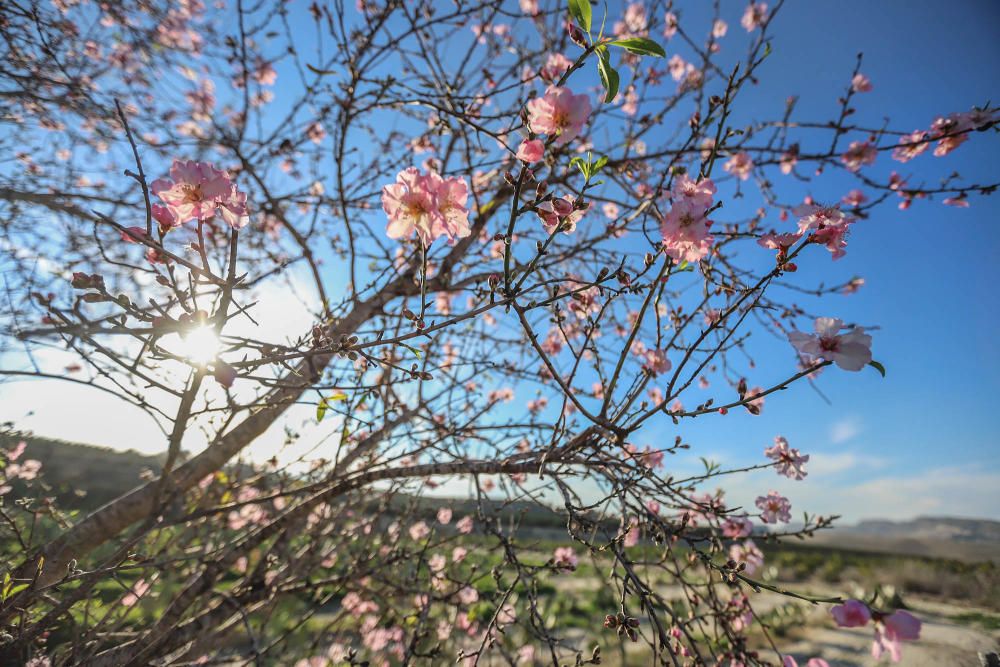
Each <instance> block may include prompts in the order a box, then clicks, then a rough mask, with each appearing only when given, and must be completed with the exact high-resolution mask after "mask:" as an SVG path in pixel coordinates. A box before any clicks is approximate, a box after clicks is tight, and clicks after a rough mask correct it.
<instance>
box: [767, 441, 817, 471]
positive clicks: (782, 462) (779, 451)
mask: <svg viewBox="0 0 1000 667" xmlns="http://www.w3.org/2000/svg"><path fill="white" fill-rule="evenodd" d="M764 456H766V457H767V458H769V459H771V460H772V461H775V462H776V463H777V466H775V467H776V468H777V470H778V474H779V475H784V476H785V477H790V478H792V479H799V480H801V479H805V476H806V475H807V474H808V473H806V471H805V470H803V468H802V466H804V465H805V464H806V463H808V461H809V455H808V454H806V455H805V456H803V455H801V454H799V450H797V449H789V447H788V441H787V440H785V438H783V437H781V436H780V435H779V436H776V437H775V438H774V446H773V447H768V448H767V449H765V450H764Z"/></svg>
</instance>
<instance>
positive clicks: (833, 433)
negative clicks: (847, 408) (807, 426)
mask: <svg viewBox="0 0 1000 667" xmlns="http://www.w3.org/2000/svg"><path fill="white" fill-rule="evenodd" d="M860 434H861V421H860V420H859V419H858V418H857V417H845V418H843V419H841V420H839V421H837V422H834V424H833V426H832V427H830V442H832V443H833V444H835V445H839V444H841V443H844V442H847V441H848V440H851V439H853V438H855V437H857V436H858V435H860Z"/></svg>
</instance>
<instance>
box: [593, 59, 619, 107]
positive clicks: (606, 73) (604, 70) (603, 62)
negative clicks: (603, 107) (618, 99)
mask: <svg viewBox="0 0 1000 667" xmlns="http://www.w3.org/2000/svg"><path fill="white" fill-rule="evenodd" d="M598 56H599V57H598V59H597V71H598V73H599V74H600V75H601V85H603V86H604V90H606V91H607V94H606V95H605V96H604V101H605V102H610V101H611V100H613V99H615V95H617V94H618V85H619V77H618V72H617V71H616V70H615V68H614V67H612V66H611V57H610V56H608V51H607V49H603V50H601V51H598Z"/></svg>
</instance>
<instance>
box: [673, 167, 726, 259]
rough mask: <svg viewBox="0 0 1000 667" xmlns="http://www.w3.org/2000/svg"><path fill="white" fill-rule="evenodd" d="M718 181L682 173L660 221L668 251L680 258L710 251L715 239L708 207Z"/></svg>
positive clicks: (692, 256) (700, 256)
mask: <svg viewBox="0 0 1000 667" xmlns="http://www.w3.org/2000/svg"><path fill="white" fill-rule="evenodd" d="M714 194H715V184H714V183H713V182H712V180H711V179H709V178H705V179H702V180H700V181H694V180H693V179H691V178H689V177H688V176H687V175H681V176H678V177H677V180H675V181H674V185H673V188H672V189H671V191H670V199H671V206H670V210H669V211H668V212H667V214H666V215H665V216H663V220H662V221H661V223H660V233H661V234H662V235H663V248H664V250H665V252H666V253H667V254H668V255H669V256H671V257H673V258H674V259H676V260H678V261H680V260H685V261H688V262H697V261H699V260H700V259H702V258H703V257H705V255H707V254H708V252H709V250H710V249H711V247H712V243H713V242H714V241H715V239H714V237H712V235H711V234H709V231H708V230H709V228H710V227H711V226H712V221H711V220H709V219H708V211H709V209H710V208H711V207H712V197H713V195H714Z"/></svg>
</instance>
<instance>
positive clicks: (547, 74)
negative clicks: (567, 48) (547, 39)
mask: <svg viewBox="0 0 1000 667" xmlns="http://www.w3.org/2000/svg"><path fill="white" fill-rule="evenodd" d="M572 66H573V61H572V60H570V59H569V58H567V57H566V56H564V55H563V54H561V53H550V54H549V57H548V58H546V59H545V66H544V67H543V68H542V69H540V70H538V76H540V77H542V80H543V81H545V82H546V83H555V82H557V81H558V80H559V79H560V77H562V75H563V74H565V73H566V72H567V70H569V68H570V67H572Z"/></svg>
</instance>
